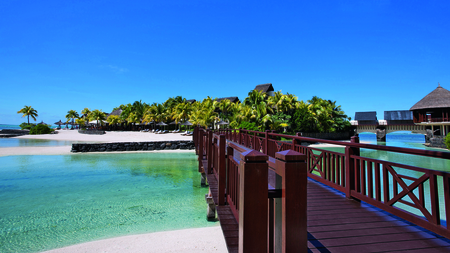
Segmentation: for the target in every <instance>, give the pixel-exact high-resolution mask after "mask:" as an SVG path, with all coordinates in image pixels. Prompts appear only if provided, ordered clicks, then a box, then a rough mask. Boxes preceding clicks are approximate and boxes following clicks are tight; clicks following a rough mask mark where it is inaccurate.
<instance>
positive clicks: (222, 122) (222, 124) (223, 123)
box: [216, 120, 230, 128]
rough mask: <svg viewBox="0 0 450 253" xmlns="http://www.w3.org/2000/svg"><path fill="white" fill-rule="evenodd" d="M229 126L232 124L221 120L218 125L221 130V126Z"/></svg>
mask: <svg viewBox="0 0 450 253" xmlns="http://www.w3.org/2000/svg"><path fill="white" fill-rule="evenodd" d="M228 124H230V123H228V122H226V121H223V120H221V121H219V122H217V123H216V125H218V126H219V128H220V126H224V125H228Z"/></svg>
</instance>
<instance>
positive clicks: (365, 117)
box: [355, 111, 377, 121]
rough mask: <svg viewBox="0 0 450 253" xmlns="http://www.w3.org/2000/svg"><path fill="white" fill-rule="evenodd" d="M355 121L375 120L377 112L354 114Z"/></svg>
mask: <svg viewBox="0 0 450 253" xmlns="http://www.w3.org/2000/svg"><path fill="white" fill-rule="evenodd" d="M355 120H370V121H373V120H377V112H375V111H373V112H355Z"/></svg>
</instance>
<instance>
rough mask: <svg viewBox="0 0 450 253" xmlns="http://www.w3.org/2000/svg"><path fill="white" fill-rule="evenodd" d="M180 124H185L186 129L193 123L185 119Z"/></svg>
mask: <svg viewBox="0 0 450 253" xmlns="http://www.w3.org/2000/svg"><path fill="white" fill-rule="evenodd" d="M180 125H182V126H186V129H187V126H192V125H193V124H192V123H191V122H189V120H186V121H185V122H183V123H181V124H180Z"/></svg>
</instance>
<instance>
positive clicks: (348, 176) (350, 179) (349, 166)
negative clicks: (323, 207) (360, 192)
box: [345, 136, 360, 198]
mask: <svg viewBox="0 0 450 253" xmlns="http://www.w3.org/2000/svg"><path fill="white" fill-rule="evenodd" d="M350 142H351V143H359V137H358V136H352V137H351V139H350ZM352 155H357V156H359V155H360V150H359V148H354V147H349V146H347V147H345V196H346V197H347V198H352V196H351V195H352V190H357V187H356V186H357V185H359V180H360V177H358V174H359V169H358V167H359V166H358V165H357V166H355V160H354V159H353V158H351V156H352Z"/></svg>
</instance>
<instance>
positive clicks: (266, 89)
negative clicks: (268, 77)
mask: <svg viewBox="0 0 450 253" xmlns="http://www.w3.org/2000/svg"><path fill="white" fill-rule="evenodd" d="M255 90H260V91H262V92H266V93H267V92H269V91H274V89H273V86H272V84H271V83H265V84H259V85H256V87H255Z"/></svg>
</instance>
